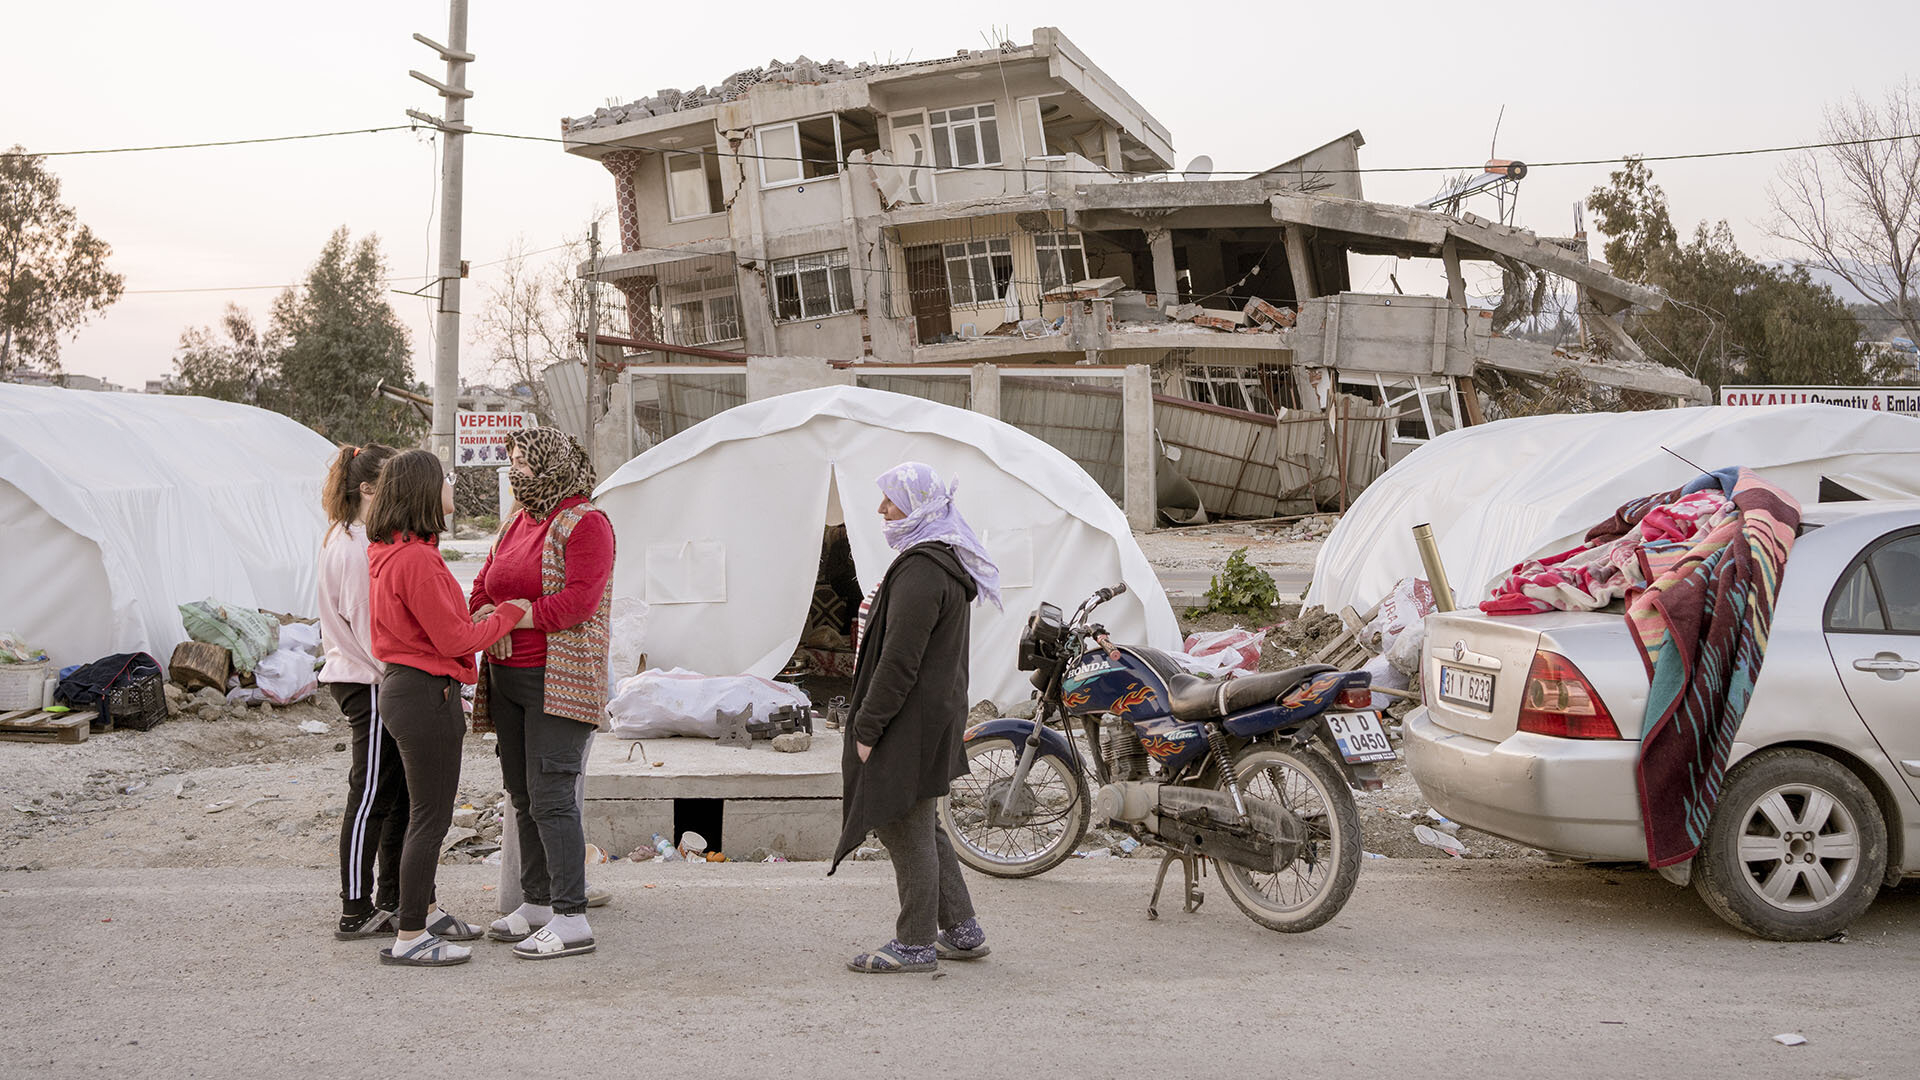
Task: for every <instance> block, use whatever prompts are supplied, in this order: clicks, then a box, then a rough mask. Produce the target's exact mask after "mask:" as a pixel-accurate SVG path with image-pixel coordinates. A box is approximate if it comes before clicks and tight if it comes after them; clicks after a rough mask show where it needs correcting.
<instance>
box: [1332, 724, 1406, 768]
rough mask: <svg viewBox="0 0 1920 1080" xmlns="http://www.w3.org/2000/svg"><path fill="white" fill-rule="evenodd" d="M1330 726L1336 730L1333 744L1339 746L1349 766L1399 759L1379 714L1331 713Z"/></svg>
mask: <svg viewBox="0 0 1920 1080" xmlns="http://www.w3.org/2000/svg"><path fill="white" fill-rule="evenodd" d="M1327 726H1328V727H1329V728H1331V729H1333V741H1334V742H1336V743H1339V744H1340V755H1341V756H1342V757H1344V758H1346V759H1347V764H1349V765H1361V764H1365V763H1366V762H1369V761H1392V760H1393V759H1394V757H1395V756H1396V755H1395V754H1394V751H1393V744H1392V743H1389V742H1388V741H1387V733H1386V731H1385V730H1383V729H1382V728H1381V727H1380V717H1379V715H1378V714H1377V713H1370V712H1356V713H1328V714H1327Z"/></svg>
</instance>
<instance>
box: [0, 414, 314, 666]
mask: <svg viewBox="0 0 1920 1080" xmlns="http://www.w3.org/2000/svg"><path fill="white" fill-rule="evenodd" d="M333 450H334V447H333V444H332V443H330V442H328V441H327V440H326V439H324V438H322V437H321V436H319V435H316V434H314V433H313V432H312V431H310V430H308V429H307V428H305V427H302V426H301V425H300V424H297V423H295V422H294V421H292V420H289V419H287V418H286V417H284V416H281V415H279V414H277V413H271V412H268V411H266V410H264V409H256V408H252V407H250V406H247V405H236V404H232V403H229V402H223V401H210V400H208V399H205V398H193V397H159V396H148V395H144V394H112V393H97V392H92V391H84V390H60V389H54V388H49V387H33V386H10V385H0V552H3V553H4V554H0V629H3V630H12V631H15V632H17V633H19V634H21V635H23V636H24V637H25V638H26V639H27V641H29V642H31V643H32V644H34V645H38V646H40V647H41V648H43V649H45V650H47V652H48V654H49V655H50V656H51V657H52V659H53V660H54V662H55V663H57V664H59V665H62V666H65V665H68V664H80V663H86V662H89V661H92V660H95V659H98V658H99V657H101V656H105V655H108V654H110V653H116V652H135V651H141V652H149V653H152V654H153V655H154V656H155V657H156V658H157V659H158V660H159V661H160V662H161V663H162V664H165V663H166V662H167V659H168V657H169V656H171V655H172V652H173V647H174V646H175V645H177V644H179V643H180V642H182V641H184V640H186V632H185V630H184V629H183V628H182V627H181V624H180V613H179V611H178V610H177V605H179V604H182V603H187V602H190V601H194V600H205V599H208V598H210V597H211V598H215V599H219V600H223V601H228V602H231V603H237V604H250V605H255V606H258V607H262V608H267V609H269V610H273V611H280V612H288V613H292V614H300V615H311V614H313V608H314V584H315V576H316V573H317V571H316V560H317V558H318V553H319V548H320V540H321V536H322V533H323V530H324V529H325V526H326V518H325V515H324V514H323V513H322V512H321V509H320V485H321V482H322V480H324V479H325V476H326V470H327V464H328V461H329V460H330V459H331V457H332V454H333Z"/></svg>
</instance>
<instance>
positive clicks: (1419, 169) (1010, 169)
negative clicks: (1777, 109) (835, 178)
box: [0, 118, 1920, 177]
mask: <svg viewBox="0 0 1920 1080" xmlns="http://www.w3.org/2000/svg"><path fill="white" fill-rule="evenodd" d="M996 119H997V118H996ZM422 126H423V125H420V124H389V125H385V126H381V127H371V128H354V129H351V130H347V131H323V132H315V133H312V134H306V135H275V136H268V137H263V138H253V139H223V140H219V141H213V142H198V143H172V144H166V145H156V146H119V147H98V148H93V149H86V150H45V151H30V150H8V151H0V157H76V156H80V155H90V154H133V153H146V152H150V151H156V150H197V149H203V148H207V147H220V146H251V145H257V144H261V143H279V142H294V141H299V140H306V139H330V138H335V137H338V136H343V135H372V134H378V133H380V132H387V131H412V130H416V129H418V128H420V127H422ZM467 134H471V135H474V136H478V137H482V138H489V139H508V140H513V141H519V142H538V143H549V144H557V145H563V146H564V145H591V144H581V143H579V142H578V141H577V140H574V139H571V138H568V137H566V136H552V135H526V134H521V133H518V132H509V131H473V132H469V133H467ZM1914 139H1920V132H1914V133H1909V134H1901V135H1881V136H1875V137H1873V138H1868V139H1839V140H1834V141H1829V142H1813V143H1798V144H1795V145H1791V146H1762V147H1749V148H1747V149H1742V150H1702V151H1696V152H1691V153H1680V154H1626V155H1622V156H1619V157H1600V158H1570V159H1567V160H1564V161H1539V162H1528V163H1527V168H1528V169H1529V170H1532V169H1556V168H1567V167H1573V166H1587V165H1619V164H1624V163H1625V162H1627V161H1630V160H1633V161H1648V162H1653V161H1701V160H1706V159H1709V158H1730V157H1751V156H1754V155H1759V154H1787V153H1795V152H1798V151H1802V150H1832V149H1838V148H1840V147H1846V146H1868V145H1876V144H1880V143H1891V142H1906V141H1910V140H1914ZM606 149H610V150H641V151H649V152H652V153H658V154H698V155H701V156H711V157H728V158H739V159H743V160H747V161H782V162H800V163H803V164H814V165H823V166H826V165H830V166H834V167H836V168H837V167H839V165H840V164H841V163H840V162H839V161H837V160H835V159H831V158H809V157H800V156H789V155H779V154H748V153H735V152H732V151H725V152H723V151H721V150H719V149H718V148H717V147H715V148H708V147H692V148H688V149H680V148H677V147H668V146H646V145H635V144H617V145H608V146H607V147H606ZM867 164H869V165H872V166H874V167H876V168H894V169H925V168H930V166H928V165H925V164H916V163H911V162H879V161H870V162H868V163H867ZM1276 168H1277V167H1274V166H1269V167H1268V168H1265V169H1214V170H1213V175H1216V176H1218V175H1228V176H1243V177H1251V176H1263V175H1266V174H1267V173H1271V172H1274V171H1276ZM1484 168H1485V163H1484V162H1477V163H1474V164H1470V165H1374V166H1366V167H1355V168H1351V169H1338V168H1313V169H1307V168H1304V167H1302V168H1301V169H1299V170H1290V171H1299V172H1302V173H1308V172H1311V173H1315V174H1318V175H1367V174H1386V173H1426V172H1467V171H1477V170H1480V169H1484ZM955 171H967V172H998V173H1021V174H1027V173H1042V174H1064V175H1078V176H1112V175H1114V174H1113V173H1112V172H1110V171H1109V170H1107V169H1101V168H1093V169H1054V168H1046V169H1032V168H1028V167H1026V166H1023V165H1005V164H1001V165H967V166H959V167H956V170H955Z"/></svg>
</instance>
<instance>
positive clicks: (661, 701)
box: [607, 668, 813, 739]
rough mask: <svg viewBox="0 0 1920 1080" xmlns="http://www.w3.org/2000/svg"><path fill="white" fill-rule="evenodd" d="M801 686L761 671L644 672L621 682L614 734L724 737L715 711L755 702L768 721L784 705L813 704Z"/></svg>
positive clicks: (612, 711) (611, 705)
mask: <svg viewBox="0 0 1920 1080" xmlns="http://www.w3.org/2000/svg"><path fill="white" fill-rule="evenodd" d="M812 704H813V703H812V702H811V701H809V700H808V699H807V695H806V694H805V693H803V692H802V691H801V690H800V688H799V687H796V686H789V685H787V684H786V683H779V682H774V681H773V680H772V679H762V678H760V677H758V676H756V675H701V674H699V673H697V672H692V671H688V670H686V669H685V668H674V669H673V670H672V671H643V672H641V673H640V674H638V675H630V676H628V677H627V678H625V679H623V680H621V682H620V687H619V690H618V691H617V692H616V693H615V694H614V695H613V700H611V701H609V702H607V713H608V715H609V716H610V717H611V718H612V727H613V733H614V734H615V735H618V736H619V737H621V738H623V739H657V738H661V737H664V736H667V735H689V736H694V737H697V738H707V739H716V738H719V737H720V723H719V721H718V720H716V719H715V717H714V713H715V712H717V711H718V710H721V709H724V710H726V711H727V712H739V711H740V710H742V709H744V708H746V707H747V706H749V705H751V706H753V715H754V718H755V719H756V720H764V719H766V718H767V717H768V716H769V715H770V714H771V713H772V712H773V711H774V710H775V709H778V708H780V707H781V706H782V705H796V706H799V707H800V708H802V709H805V708H810V707H811V706H812Z"/></svg>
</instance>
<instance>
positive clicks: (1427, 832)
mask: <svg viewBox="0 0 1920 1080" xmlns="http://www.w3.org/2000/svg"><path fill="white" fill-rule="evenodd" d="M1413 838H1414V839H1415V840H1418V841H1420V842H1421V843H1423V844H1425V845H1427V846H1428V847H1437V848H1439V849H1440V850H1441V851H1444V852H1446V853H1447V854H1449V855H1451V856H1453V857H1454V858H1456V859H1457V858H1459V857H1460V856H1462V855H1465V854H1466V853H1467V845H1465V844H1463V843H1461V842H1460V839H1459V838H1458V837H1455V836H1448V835H1447V834H1446V833H1443V832H1440V831H1438V830H1436V829H1430V828H1428V827H1427V826H1425V825H1415V826H1414V827H1413Z"/></svg>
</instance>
